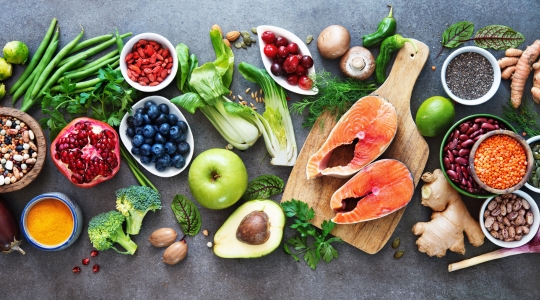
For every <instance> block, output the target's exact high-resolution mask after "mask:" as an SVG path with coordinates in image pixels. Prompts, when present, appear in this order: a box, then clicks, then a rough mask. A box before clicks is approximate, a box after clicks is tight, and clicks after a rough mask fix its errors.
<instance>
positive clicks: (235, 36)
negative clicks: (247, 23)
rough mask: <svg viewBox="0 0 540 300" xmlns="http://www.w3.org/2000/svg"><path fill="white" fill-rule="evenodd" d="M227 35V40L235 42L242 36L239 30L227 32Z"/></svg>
mask: <svg viewBox="0 0 540 300" xmlns="http://www.w3.org/2000/svg"><path fill="white" fill-rule="evenodd" d="M225 37H226V38H227V40H228V41H229V42H234V41H236V40H237V39H238V38H239V37H240V32H239V31H229V32H227V34H226V35H225Z"/></svg>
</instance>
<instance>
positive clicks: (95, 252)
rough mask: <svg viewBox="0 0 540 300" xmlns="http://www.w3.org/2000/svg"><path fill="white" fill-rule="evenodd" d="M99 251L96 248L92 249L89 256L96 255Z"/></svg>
mask: <svg viewBox="0 0 540 300" xmlns="http://www.w3.org/2000/svg"><path fill="white" fill-rule="evenodd" d="M98 254H99V252H98V251H97V250H92V252H90V256H92V257H96V256H98Z"/></svg>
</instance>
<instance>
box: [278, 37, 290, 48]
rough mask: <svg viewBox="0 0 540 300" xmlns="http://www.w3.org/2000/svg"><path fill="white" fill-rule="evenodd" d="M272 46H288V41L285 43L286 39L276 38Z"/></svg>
mask: <svg viewBox="0 0 540 300" xmlns="http://www.w3.org/2000/svg"><path fill="white" fill-rule="evenodd" d="M274 44H275V45H276V46H278V47H281V46H285V47H286V46H287V45H288V44H289V41H287V39H286V38H284V37H282V36H278V37H277V38H276V41H275V42H274Z"/></svg>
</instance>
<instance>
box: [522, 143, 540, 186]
mask: <svg viewBox="0 0 540 300" xmlns="http://www.w3.org/2000/svg"><path fill="white" fill-rule="evenodd" d="M534 142H540V135H537V136H533V137H532V138H530V139H528V140H527V144H529V147H530V146H531V144H532V143H534ZM531 150H532V148H531ZM533 156H534V153H533ZM534 169H535V167H534V165H533V170H534ZM531 176H532V174H531ZM525 186H526V187H527V188H528V189H529V190H531V191H533V192H535V193H540V188H536V187H534V186H532V185H531V184H529V182H525Z"/></svg>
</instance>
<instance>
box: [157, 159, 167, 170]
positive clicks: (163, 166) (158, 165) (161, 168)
mask: <svg viewBox="0 0 540 300" xmlns="http://www.w3.org/2000/svg"><path fill="white" fill-rule="evenodd" d="M166 168H167V166H166V165H165V164H163V163H160V162H159V161H158V162H156V170H158V172H163V171H165V169H166Z"/></svg>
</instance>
